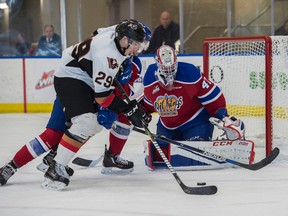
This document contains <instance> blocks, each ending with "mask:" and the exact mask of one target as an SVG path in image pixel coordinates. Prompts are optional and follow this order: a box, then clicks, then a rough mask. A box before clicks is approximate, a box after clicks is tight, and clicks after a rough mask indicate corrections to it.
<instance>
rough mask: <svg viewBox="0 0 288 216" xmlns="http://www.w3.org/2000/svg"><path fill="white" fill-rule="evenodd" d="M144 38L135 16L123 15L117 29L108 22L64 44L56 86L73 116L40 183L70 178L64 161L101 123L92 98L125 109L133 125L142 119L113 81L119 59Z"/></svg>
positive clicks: (59, 183)
mask: <svg viewBox="0 0 288 216" xmlns="http://www.w3.org/2000/svg"><path fill="white" fill-rule="evenodd" d="M144 38H145V30H144V28H143V26H142V25H141V24H140V23H139V22H138V21H135V20H125V21H123V22H121V23H120V24H118V25H117V26H116V30H113V29H111V28H109V27H108V29H107V30H103V31H102V32H99V33H98V34H97V35H95V36H93V37H91V38H89V39H87V40H85V41H84V42H82V43H79V44H77V45H75V46H72V47H69V48H67V49H66V50H64V52H63V56H62V61H61V64H60V66H59V68H58V69H57V70H56V72H55V77H54V86H55V90H56V93H57V96H58V97H59V99H60V102H61V104H62V105H63V107H64V109H65V115H66V118H67V119H71V123H72V124H71V127H70V128H69V129H68V130H66V131H65V133H64V135H63V136H62V138H61V141H60V143H59V146H58V149H57V155H56V157H55V158H54V160H53V162H52V164H51V165H50V166H49V168H48V170H47V171H46V173H45V175H44V178H45V179H44V181H43V183H42V187H46V188H51V189H56V190H61V189H63V188H65V187H66V186H67V185H68V184H69V175H68V174H67V171H66V169H65V166H67V164H68V163H69V161H70V160H71V159H72V157H73V156H74V155H75V154H76V153H77V151H78V150H79V149H80V148H81V147H82V146H83V145H84V144H85V143H86V142H87V141H88V140H89V138H90V137H92V136H94V135H95V134H96V133H99V132H100V131H101V129H102V127H100V125H99V124H98V122H97V120H96V119H97V114H96V113H97V110H96V109H95V104H94V101H96V103H97V104H99V105H100V106H101V107H103V108H108V109H110V110H111V111H113V112H115V113H117V114H119V113H123V114H125V115H126V116H127V118H128V119H129V121H131V123H132V124H133V125H135V126H142V124H141V121H140V119H141V118H143V119H145V118H146V113H145V112H144V111H143V110H142V109H140V108H139V105H138V104H137V102H136V100H133V101H131V102H130V103H128V104H127V103H126V102H124V101H123V100H122V99H121V98H120V97H119V96H116V95H115V93H114V92H113V91H114V87H113V85H112V84H113V79H114V78H115V76H116V74H117V72H118V70H119V67H120V65H121V64H122V62H123V61H124V60H125V59H126V58H128V57H129V56H131V54H133V52H135V51H137V50H139V49H140V47H141V46H142V45H141V44H142V43H143V42H144Z"/></svg>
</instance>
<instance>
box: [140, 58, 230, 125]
mask: <svg viewBox="0 0 288 216" xmlns="http://www.w3.org/2000/svg"><path fill="white" fill-rule="evenodd" d="M157 70H158V68H157V66H156V64H152V65H150V66H149V67H148V69H147V71H146V73H145V76H144V79H143V83H144V103H143V105H144V107H145V109H146V110H148V111H149V112H154V111H156V112H157V113H158V114H159V116H160V118H159V121H160V122H161V124H162V125H163V126H164V127H166V128H167V129H171V130H172V129H176V128H178V127H181V126H183V127H186V125H187V126H188V124H189V127H190V126H196V125H198V124H201V122H203V121H208V120H209V117H211V116H215V114H216V112H217V110H218V109H219V108H222V107H226V102H225V98H224V96H223V94H222V92H221V90H220V88H219V87H218V86H216V85H215V84H214V83H212V82H211V81H209V80H208V79H206V78H205V77H204V76H203V75H202V73H201V72H200V71H199V69H198V68H197V67H195V66H194V65H193V64H188V63H184V62H179V63H178V70H177V73H176V77H175V80H174V85H173V89H172V90H167V89H165V88H163V86H162V85H160V84H159V82H158V80H157V78H156V72H157Z"/></svg>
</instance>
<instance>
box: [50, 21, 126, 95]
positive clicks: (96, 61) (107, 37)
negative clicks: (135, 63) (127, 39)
mask: <svg viewBox="0 0 288 216" xmlns="http://www.w3.org/2000/svg"><path fill="white" fill-rule="evenodd" d="M114 39H115V26H113V27H112V26H111V27H107V28H106V29H105V28H103V29H101V31H99V32H98V34H97V35H95V36H93V37H90V38H88V39H87V40H85V41H83V42H81V43H78V44H76V45H74V46H71V47H69V48H67V49H65V50H64V51H63V54H62V59H61V63H60V66H59V67H58V69H57V70H56V72H55V76H56V77H70V78H74V79H79V80H82V81H83V82H85V83H86V84H87V85H89V86H90V87H91V88H92V89H94V91H95V93H102V92H107V91H109V90H112V89H114V87H113V85H112V84H113V79H114V77H115V75H116V74H117V72H118V70H119V67H120V65H121V64H122V62H123V61H124V60H125V59H126V58H127V57H128V56H125V55H124V54H123V53H121V51H120V48H119V47H117V45H116V43H115V40H114Z"/></svg>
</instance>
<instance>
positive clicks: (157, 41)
mask: <svg viewBox="0 0 288 216" xmlns="http://www.w3.org/2000/svg"><path fill="white" fill-rule="evenodd" d="M177 40H179V24H177V23H175V22H174V21H173V20H172V18H171V16H170V13H169V12H167V11H163V12H162V13H161V15H160V25H159V26H158V27H157V28H156V29H155V30H154V32H153V34H152V38H151V41H150V45H149V47H148V49H147V51H146V52H145V53H146V54H148V53H149V54H154V53H155V52H156V50H157V49H158V48H159V47H161V46H162V45H169V46H171V47H173V48H174V49H175V42H176V41H177Z"/></svg>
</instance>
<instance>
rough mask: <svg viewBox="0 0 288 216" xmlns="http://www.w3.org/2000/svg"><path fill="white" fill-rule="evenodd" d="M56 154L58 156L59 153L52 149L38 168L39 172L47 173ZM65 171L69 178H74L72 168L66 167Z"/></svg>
mask: <svg viewBox="0 0 288 216" xmlns="http://www.w3.org/2000/svg"><path fill="white" fill-rule="evenodd" d="M56 154H57V151H56V150H53V149H51V150H50V152H49V153H48V154H47V155H46V156H45V157H44V158H43V162H42V163H40V164H39V165H38V166H37V167H36V168H37V169H38V170H39V171H41V172H44V173H45V172H46V171H47V169H48V167H49V166H50V164H51V163H52V161H53V159H54V158H55V156H56ZM65 169H66V171H67V173H68V175H69V176H72V175H73V174H74V170H73V169H72V168H71V167H69V166H66V167H65Z"/></svg>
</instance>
